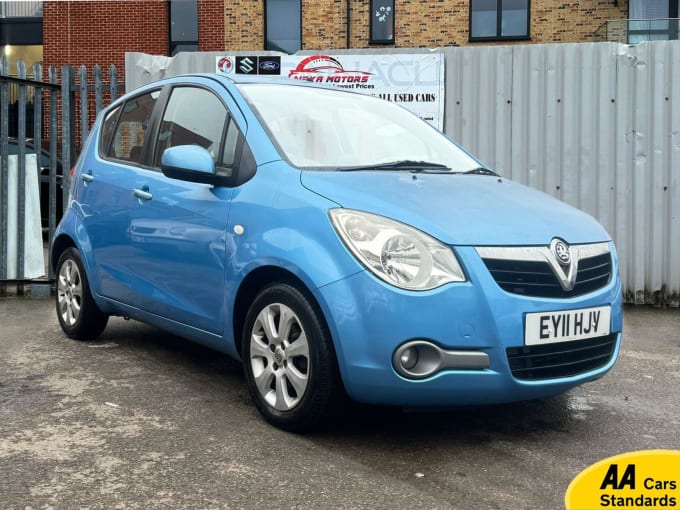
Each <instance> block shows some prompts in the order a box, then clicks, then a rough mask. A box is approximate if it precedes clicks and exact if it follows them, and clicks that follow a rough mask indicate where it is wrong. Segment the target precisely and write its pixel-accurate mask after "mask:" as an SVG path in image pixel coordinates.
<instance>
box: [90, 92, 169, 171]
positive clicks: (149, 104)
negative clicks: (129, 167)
mask: <svg viewBox="0 0 680 510" xmlns="http://www.w3.org/2000/svg"><path fill="white" fill-rule="evenodd" d="M159 96H160V91H158V90H154V91H152V92H148V93H146V94H143V95H141V96H137V97H135V98H133V99H130V100H129V101H127V102H126V103H125V105H123V110H122V112H121V113H120V116H119V118H118V122H117V124H116V128H115V131H114V132H113V139H112V140H111V144H110V147H109V150H108V153H107V156H109V157H110V158H115V159H120V160H123V161H129V162H131V163H139V162H140V161H141V156H142V147H143V145H144V137H145V136H146V130H147V129H148V127H149V119H150V118H151V113H152V112H153V108H154V106H155V104H156V100H157V99H158V97H159ZM112 117H115V116H112ZM108 120H109V118H108V117H107V119H106V120H105V123H106V121H108ZM111 122H113V120H112V121H111ZM104 129H105V131H104V133H103V134H102V137H106V135H107V134H106V126H104Z"/></svg>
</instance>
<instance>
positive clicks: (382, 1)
mask: <svg viewBox="0 0 680 510" xmlns="http://www.w3.org/2000/svg"><path fill="white" fill-rule="evenodd" d="M370 16H371V41H370V42H371V44H394V0H371V11H370Z"/></svg>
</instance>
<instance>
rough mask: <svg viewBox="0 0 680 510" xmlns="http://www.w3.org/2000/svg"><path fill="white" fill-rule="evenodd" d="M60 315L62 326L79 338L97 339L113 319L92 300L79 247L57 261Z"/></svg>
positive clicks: (69, 249) (58, 314) (58, 315)
mask: <svg viewBox="0 0 680 510" xmlns="http://www.w3.org/2000/svg"><path fill="white" fill-rule="evenodd" d="M56 305H57V317H58V318H59V324H60V325H61V329H62V330H63V331H64V333H66V335H67V336H68V337H70V338H73V339H75V340H93V339H95V338H97V337H98V336H99V335H100V334H101V332H102V331H104V328H105V327H106V323H107V322H108V320H109V316H108V315H106V314H105V313H103V312H102V311H101V310H100V309H99V308H98V307H97V304H96V303H95V302H94V300H93V299H92V294H91V293H90V286H89V284H88V281H87V275H86V274H85V269H84V267H83V262H82V260H81V258H80V254H79V253H78V250H76V249H75V248H68V249H67V250H66V251H64V253H62V254H61V257H59V262H58V263H57V299H56Z"/></svg>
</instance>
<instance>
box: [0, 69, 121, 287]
mask: <svg viewBox="0 0 680 510" xmlns="http://www.w3.org/2000/svg"><path fill="white" fill-rule="evenodd" d="M8 69H9V66H8V62H7V59H6V58H5V57H4V56H2V57H0V297H2V296H5V295H7V290H8V285H10V284H15V285H16V291H17V294H18V295H23V293H24V285H25V284H26V283H28V281H29V280H30V281H31V282H35V281H43V282H49V281H51V280H53V279H54V274H53V272H52V268H51V267H49V264H47V267H46V268H45V274H44V275H41V277H39V278H37V279H36V278H34V277H33V276H30V277H29V276H27V275H26V273H25V270H24V263H25V258H26V254H27V253H26V249H27V246H26V232H25V224H26V219H27V218H26V215H27V208H26V205H27V204H26V200H25V194H24V192H23V190H24V188H25V186H26V177H27V174H26V172H27V169H26V155H27V154H29V153H36V154H37V159H38V162H39V163H38V168H39V171H40V167H41V166H43V165H42V164H41V163H40V161H41V158H42V159H43V160H47V161H48V163H47V167H46V168H43V174H42V175H40V176H39V186H40V194H41V195H42V197H41V207H42V208H43V209H44V208H47V210H46V211H45V210H42V211H41V216H42V217H43V218H46V220H47V221H46V224H44V225H42V227H43V236H44V239H46V240H47V241H48V242H51V239H52V237H53V234H54V231H55V229H56V225H57V218H58V216H59V215H60V214H58V213H59V212H63V211H57V204H58V201H57V195H58V194H61V198H62V200H61V203H62V204H63V207H64V208H65V207H66V206H67V205H68V192H69V187H70V178H69V169H70V168H71V166H72V165H73V164H74V162H75V160H76V157H77V153H78V150H79V147H80V145H81V142H84V141H85V139H86V138H87V135H88V132H89V128H90V126H91V125H92V122H93V121H94V118H95V117H96V114H98V113H99V111H100V110H101V109H102V108H103V107H104V106H106V104H108V103H109V102H110V101H113V100H115V99H116V98H117V97H118V93H119V89H120V85H119V84H118V81H117V79H118V73H117V70H116V68H115V66H113V65H112V66H110V67H109V69H108V83H105V82H104V76H103V73H102V71H101V68H100V67H99V66H94V67H93V68H92V69H91V71H90V72H89V73H88V70H87V68H86V67H85V66H81V67H80V68H79V69H78V70H77V72H76V71H75V70H74V69H73V68H72V67H70V66H62V67H61V69H57V68H56V67H54V66H51V67H49V68H48V69H47V81H43V69H42V66H41V64H34V65H33V67H32V76H30V75H28V76H27V73H26V65H25V64H24V62H23V61H19V62H18V63H17V70H18V72H17V75H16V76H10V75H9V74H8ZM59 71H60V72H59ZM76 82H77V83H76ZM91 104H92V106H93V107H94V108H92V107H91ZM27 112H28V114H27ZM29 134H30V135H31V136H27V135H29ZM12 135H14V136H12ZM10 146H12V147H10ZM10 149H11V150H10ZM10 154H16V155H17V156H18V158H17V174H16V181H17V184H16V188H15V193H16V197H10V187H9V181H10V176H9V167H10V165H9V157H10ZM58 170H60V173H59V172H58ZM10 198H11V199H12V200H11V201H12V202H14V200H16V211H10V209H9V204H10ZM11 214H12V215H14V214H15V215H16V216H12V218H16V246H12V247H10V246H9V245H8V237H9V236H8V231H9V219H10V215H11ZM10 249H12V250H15V251H16V256H12V257H10V254H11V255H14V251H12V253H10ZM32 249H35V248H32ZM10 260H13V261H14V264H15V266H14V267H10ZM9 275H13V276H12V277H11V278H10V276H9ZM45 277H46V278H45Z"/></svg>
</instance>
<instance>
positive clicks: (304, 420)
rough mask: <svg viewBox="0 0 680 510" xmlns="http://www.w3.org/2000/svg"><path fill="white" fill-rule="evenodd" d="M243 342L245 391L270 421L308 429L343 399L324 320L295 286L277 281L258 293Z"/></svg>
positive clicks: (299, 430) (245, 329) (290, 429)
mask: <svg viewBox="0 0 680 510" xmlns="http://www.w3.org/2000/svg"><path fill="white" fill-rule="evenodd" d="M242 345H243V367H244V371H245V376H246V381H247V383H248V389H249V390H250V394H251V396H252V398H253V400H254V401H255V405H256V406H257V408H258V410H259V411H260V413H262V415H263V416H264V418H265V419H266V420H267V421H268V422H270V423H272V424H273V425H276V426H277V427H280V428H282V429H284V430H289V431H292V432H305V431H308V430H311V429H313V428H315V427H317V426H318V425H320V424H321V423H322V422H323V421H324V419H325V418H327V417H328V416H329V415H331V412H332V410H333V409H334V408H335V407H336V406H337V405H338V404H339V403H340V401H341V400H342V395H344V392H343V390H342V383H341V381H340V376H339V373H338V368H337V360H336V357H335V350H334V349H333V343H332V340H331V337H330V334H329V332H328V327H327V326H326V322H325V320H324V319H323V317H322V316H321V313H320V312H319V311H317V309H316V308H315V307H314V306H313V305H312V303H310V301H309V300H308V299H307V298H306V297H305V295H304V294H303V293H302V292H300V291H299V290H298V289H296V288H295V287H292V286H291V285H288V284H284V283H277V284H274V285H272V286H269V287H267V288H265V289H264V290H263V291H262V292H260V294H258V296H257V297H256V298H255V300H254V301H253V304H252V305H251V307H250V309H249V310H248V314H247V316H246V321H245V328H244V332H243V344H242Z"/></svg>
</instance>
